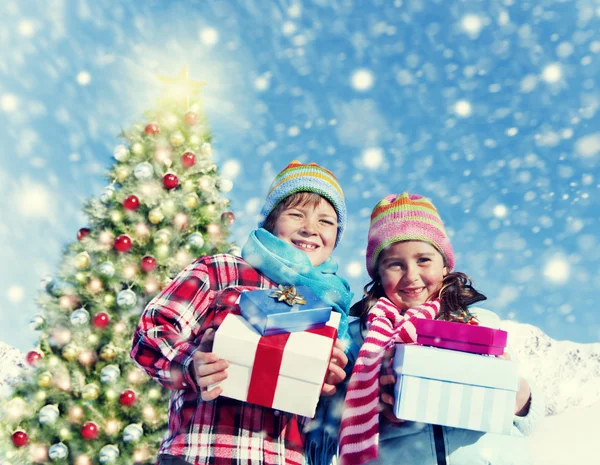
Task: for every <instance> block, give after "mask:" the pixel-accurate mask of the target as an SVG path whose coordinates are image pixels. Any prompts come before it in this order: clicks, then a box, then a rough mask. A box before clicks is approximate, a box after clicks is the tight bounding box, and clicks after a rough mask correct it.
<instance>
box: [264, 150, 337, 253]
mask: <svg viewBox="0 0 600 465" xmlns="http://www.w3.org/2000/svg"><path fill="white" fill-rule="evenodd" d="M297 192H314V193H315V194H319V195H320V196H321V197H324V198H326V199H327V200H329V202H330V203H331V205H333V208H334V209H335V211H336V213H337V217H338V218H337V219H338V233H337V238H336V241H335V246H336V247H337V245H338V244H339V242H340V239H341V237H342V233H343V232H344V228H345V227H346V202H345V201H344V193H343V192H342V188H341V187H340V183H339V182H338V180H337V179H336V177H335V176H334V175H333V173H332V172H331V171H329V170H326V169H325V168H322V167H320V166H319V165H317V164H316V163H309V164H308V165H304V164H302V163H300V162H299V161H297V160H294V161H292V162H291V163H290V164H289V165H288V166H286V167H285V168H284V169H283V170H282V171H281V173H279V174H278V175H277V176H276V177H275V180H274V181H273V184H271V188H270V189H269V193H268V194H267V198H266V200H265V204H264V205H263V208H262V210H261V212H260V216H261V219H260V221H259V223H258V227H259V228H261V227H262V226H263V224H264V222H265V220H266V219H267V216H269V213H271V211H272V210H273V209H274V208H275V206H276V205H277V204H278V203H279V202H281V201H282V200H283V199H285V198H286V197H289V196H290V195H292V194H295V193H297Z"/></svg>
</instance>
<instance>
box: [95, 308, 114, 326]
mask: <svg viewBox="0 0 600 465" xmlns="http://www.w3.org/2000/svg"><path fill="white" fill-rule="evenodd" d="M109 323H110V316H108V313H106V312H100V313H96V314H95V315H94V318H93V320H92V324H93V325H94V326H95V327H96V328H106V327H107V326H108V325H109Z"/></svg>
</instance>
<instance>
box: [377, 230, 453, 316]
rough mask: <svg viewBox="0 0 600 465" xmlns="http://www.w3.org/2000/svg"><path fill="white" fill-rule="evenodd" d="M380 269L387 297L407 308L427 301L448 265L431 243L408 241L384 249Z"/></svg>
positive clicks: (436, 288) (398, 305)
mask: <svg viewBox="0 0 600 465" xmlns="http://www.w3.org/2000/svg"><path fill="white" fill-rule="evenodd" d="M377 273H378V275H379V277H380V278H381V285H382V287H383V290H384V292H385V295H386V296H387V298H388V299H390V300H391V301H392V302H393V303H394V305H396V306H397V307H398V308H399V309H400V310H401V311H404V310H407V309H409V308H411V307H415V306H417V305H421V304H422V303H424V302H426V301H427V300H428V297H429V296H430V295H432V294H433V293H434V292H436V291H437V290H438V289H439V287H440V284H441V282H442V280H443V279H444V276H446V275H447V274H448V268H447V267H446V266H444V258H443V257H442V254H440V253H439V252H438V250H437V249H436V248H435V247H433V246H432V245H431V244H428V243H426V242H420V241H405V242H395V243H394V244H392V245H390V246H389V247H387V248H386V249H385V250H383V252H381V256H380V258H379V264H378V266H377Z"/></svg>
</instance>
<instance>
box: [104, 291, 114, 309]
mask: <svg viewBox="0 0 600 465" xmlns="http://www.w3.org/2000/svg"><path fill="white" fill-rule="evenodd" d="M114 303H115V296H114V294H104V305H106V306H107V307H111V306H113V305H114Z"/></svg>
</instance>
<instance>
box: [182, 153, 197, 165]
mask: <svg viewBox="0 0 600 465" xmlns="http://www.w3.org/2000/svg"><path fill="white" fill-rule="evenodd" d="M181 164H182V165H183V166H185V167H186V168H191V167H192V166H194V165H195V164H196V155H194V154H193V153H192V152H185V153H184V154H183V155H181Z"/></svg>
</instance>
